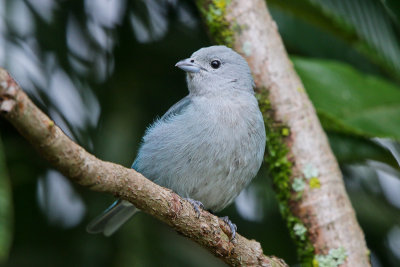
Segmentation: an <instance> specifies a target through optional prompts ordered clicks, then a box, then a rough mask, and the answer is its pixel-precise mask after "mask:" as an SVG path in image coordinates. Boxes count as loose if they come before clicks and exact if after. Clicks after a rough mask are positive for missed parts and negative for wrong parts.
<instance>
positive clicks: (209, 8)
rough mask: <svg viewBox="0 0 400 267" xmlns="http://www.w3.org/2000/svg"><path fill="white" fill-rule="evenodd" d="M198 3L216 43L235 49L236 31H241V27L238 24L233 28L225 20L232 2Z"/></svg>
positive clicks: (222, 0) (210, 0) (199, 0)
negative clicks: (227, 9)
mask: <svg viewBox="0 0 400 267" xmlns="http://www.w3.org/2000/svg"><path fill="white" fill-rule="evenodd" d="M196 2H197V6H198V7H199V9H200V12H201V14H202V16H203V19H204V21H205V23H206V24H207V27H208V31H209V33H210V35H211V37H212V38H213V39H214V41H215V42H216V43H218V44H223V45H226V46H228V47H233V41H234V38H233V37H234V31H236V30H240V27H238V25H236V24H234V27H231V23H229V22H228V21H227V20H226V19H225V14H226V8H227V7H228V5H229V4H230V0H198V1H196Z"/></svg>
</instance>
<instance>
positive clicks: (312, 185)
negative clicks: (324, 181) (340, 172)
mask: <svg viewBox="0 0 400 267" xmlns="http://www.w3.org/2000/svg"><path fill="white" fill-rule="evenodd" d="M320 187H321V182H320V181H319V179H318V178H317V177H312V178H311V179H310V188H311V189H317V188H320Z"/></svg>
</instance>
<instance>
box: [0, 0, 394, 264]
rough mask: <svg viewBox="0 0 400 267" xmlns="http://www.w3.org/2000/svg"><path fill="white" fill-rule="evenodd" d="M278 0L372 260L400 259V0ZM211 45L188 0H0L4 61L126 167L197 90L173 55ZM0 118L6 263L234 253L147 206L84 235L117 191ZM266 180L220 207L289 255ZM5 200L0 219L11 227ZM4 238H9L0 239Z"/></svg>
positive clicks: (285, 33)
mask: <svg viewBox="0 0 400 267" xmlns="http://www.w3.org/2000/svg"><path fill="white" fill-rule="evenodd" d="M268 5H269V8H270V11H271V13H272V16H273V18H274V19H275V20H276V21H277V24H278V27H279V31H280V33H281V35H282V38H283V40H284V43H285V45H286V47H287V49H288V51H289V53H290V54H291V56H292V58H293V61H294V64H295V67H296V70H297V71H298V73H299V75H300V76H301V78H302V80H303V82H304V84H305V86H306V89H307V93H308V94H309V95H310V98H311V100H312V101H313V103H314V105H315V107H316V109H317V111H318V115H319V116H320V118H321V121H322V123H323V126H324V128H325V130H326V131H327V133H328V137H329V141H330V143H331V146H332V149H333V151H334V153H335V155H336V156H337V158H338V160H339V163H340V165H341V168H342V170H343V173H344V176H345V183H346V188H347V190H348V192H349V195H350V198H351V200H352V203H353V206H354V207H355V209H356V212H357V217H358V219H359V221H360V224H361V226H362V228H363V230H364V232H365V235H366V239H367V243H368V246H369V248H370V249H371V255H372V263H373V265H374V266H400V252H399V251H400V236H399V234H398V233H399V227H400V217H399V216H400V211H399V209H400V197H399V196H400V179H399V161H400V145H399V143H398V142H397V141H395V140H394V139H396V140H399V139H398V137H399V132H400V131H399V130H400V129H399V128H400V126H399V120H398V119H397V118H398V117H399V116H398V115H399V112H400V110H399V109H400V108H399V107H400V104H399V103H400V101H399V98H400V97H399V92H400V88H399V86H398V85H397V84H399V81H400V79H399V76H400V75H399V64H400V63H399V62H400V60H399V57H400V54H399V51H398V49H399V45H398V43H399V42H398V41H399V39H398V38H399V35H398V32H399V29H400V28H399V14H400V6H399V4H398V1H397V0H385V1H384V0H365V1H361V0H347V1H346V0H341V1H333V0H325V1H320V0H296V1H294V0H285V1H275V0H271V1H268ZM207 45H210V43H209V40H208V38H207V36H206V34H205V30H204V28H203V26H202V25H201V21H200V19H199V14H198V11H197V10H196V8H195V6H194V4H193V3H192V1H183V0H181V1H178V0H170V1H155V0H147V1H141V0H135V1H122V0H85V1H56V0H42V1H35V0H0V65H2V66H5V67H6V68H7V69H9V70H10V72H11V73H12V74H13V75H14V77H15V78H16V79H17V81H18V82H19V83H20V84H21V86H22V87H23V88H24V89H25V90H26V91H27V92H28V93H29V95H30V96H31V97H32V98H33V99H34V101H35V102H36V103H37V104H38V105H39V106H40V107H41V108H42V109H43V110H44V111H45V112H47V113H48V114H49V115H50V116H51V117H52V118H53V119H54V120H55V121H56V123H57V124H58V125H59V126H60V127H61V128H62V129H63V131H64V132H65V133H66V134H68V135H69V136H70V137H71V138H73V139H74V140H75V141H77V142H78V143H79V144H81V145H82V146H84V147H85V148H86V149H87V150H89V151H90V152H91V153H93V154H95V155H96V156H98V157H100V158H102V159H104V160H109V161H113V162H116V163H120V164H122V165H124V166H130V165H131V163H132V162H133V160H134V157H135V151H136V149H137V148H138V145H139V143H140V138H141V136H142V135H143V132H144V131H145V129H146V126H147V125H148V124H149V123H151V122H152V121H154V118H156V117H157V116H161V115H162V114H163V113H164V112H165V111H166V110H167V109H168V107H170V106H171V105H172V104H174V103H175V102H177V101H178V100H179V99H181V98H182V97H184V96H185V95H186V94H187V89H186V85H185V79H184V74H183V73H182V72H181V71H179V70H177V69H175V68H174V67H173V66H174V64H175V63H176V62H177V61H178V60H180V59H182V58H186V57H188V56H189V55H190V54H191V53H192V52H194V51H195V50H197V49H199V48H200V47H203V46H207ZM0 128H1V132H2V138H3V144H4V153H5V160H6V165H7V170H8V176H9V177H10V181H11V184H12V192H13V194H12V195H13V199H12V200H13V203H12V205H11V203H9V204H10V205H9V206H8V207H12V208H13V209H14V214H15V219H14V226H13V227H12V228H14V229H15V231H14V238H13V239H14V240H13V244H12V247H11V252H10V256H9V258H8V261H6V262H5V263H4V264H3V265H4V266H160V265H162V266H223V265H224V264H223V263H222V262H220V261H219V260H218V259H216V258H214V257H213V256H212V255H210V254H209V253H207V252H206V251H204V250H203V249H202V248H200V247H199V246H197V245H196V244H194V243H193V242H191V241H190V240H187V239H186V238H183V237H181V236H179V235H177V234H176V233H174V232H173V231H172V230H171V229H170V228H169V227H167V226H165V225H163V224H162V223H160V222H158V221H156V220H154V219H153V218H151V217H150V216H148V215H146V214H139V215H137V216H136V217H135V219H134V220H132V221H130V222H128V223H127V224H126V226H124V227H123V228H122V229H121V230H120V231H119V232H117V233H116V234H115V235H114V236H112V237H111V238H104V237H103V236H100V235H89V234H87V233H86V232H85V225H86V223H87V221H89V220H90V219H91V218H93V217H94V216H96V215H97V214H98V213H99V212H101V211H102V210H103V209H104V208H105V207H106V206H107V205H108V204H110V203H111V202H112V201H113V198H112V197H111V196H107V195H104V194H98V193H94V192H91V191H89V190H87V189H85V188H81V187H77V186H75V185H73V184H71V183H69V182H68V181H67V180H66V179H65V178H63V177H62V176H60V175H57V174H55V172H54V171H52V170H51V169H50V168H49V166H48V165H47V163H46V162H45V161H44V160H42V159H41V158H40V157H38V156H37V154H36V152H35V151H34V150H33V149H32V148H31V147H30V146H29V145H28V144H27V143H26V142H25V141H24V140H23V138H22V137H20V136H19V135H18V133H17V132H16V131H15V130H14V129H13V128H12V127H11V126H10V125H9V124H8V123H7V122H6V121H4V120H0ZM377 136H379V137H385V138H376V137H377ZM372 137H373V138H372ZM390 138H393V139H390ZM0 151H1V149H0ZM0 164H1V163H0ZM0 166H3V165H0ZM4 170H5V168H4V167H1V168H0V171H4ZM3 178H4V176H3V175H1V174H0V182H3V181H6V180H4V179H3ZM270 184H271V182H270V179H268V177H266V174H265V169H264V168H262V169H261V171H260V173H259V175H258V176H257V178H256V179H255V180H254V182H253V183H252V184H251V185H250V187H248V188H247V189H246V190H244V192H243V193H242V194H241V195H240V196H239V197H238V199H237V200H236V202H235V204H234V205H231V206H230V207H229V208H227V209H225V210H224V211H222V213H221V215H228V216H230V218H231V219H232V221H233V222H235V223H236V224H237V225H238V228H239V232H240V233H241V234H243V235H244V236H246V237H248V238H254V239H257V240H258V241H260V242H261V244H262V246H263V249H264V251H265V253H267V254H274V255H276V256H278V257H281V258H284V259H285V260H286V262H288V263H289V264H290V265H291V266H293V265H295V264H296V262H297V260H296V255H295V250H296V249H295V247H294V245H293V244H292V243H291V240H290V238H289V235H288V231H287V229H286V227H285V224H284V223H283V222H282V219H281V217H280V214H279V210H278V204H277V202H276V200H275V195H274V193H273V190H272V189H271V186H270ZM6 188H7V187H6V186H0V190H4V189H6ZM4 196H6V194H3V193H0V197H1V199H3V197H4ZM10 197H11V196H10ZM7 199H9V198H8V197H7ZM3 204H4V203H3V202H2V201H0V229H5V227H7V229H9V230H8V231H7V233H8V234H9V235H10V234H11V233H12V228H10V226H9V224H8V223H10V222H11V220H10V218H11V217H9V216H8V217H7V218H8V219H7V220H6V221H3V218H4V217H3V212H4V211H6V209H3V206H2V205H3ZM85 211H86V213H87V214H85ZM8 212H10V210H8ZM1 231H2V230H0V234H1ZM7 242H8V241H7V240H6V239H3V238H0V251H1V249H2V248H5V246H4V245H3V244H6V243H7ZM8 244H9V242H8ZM6 246H7V245H6ZM4 251H5V250H4ZM5 255H6V254H5Z"/></svg>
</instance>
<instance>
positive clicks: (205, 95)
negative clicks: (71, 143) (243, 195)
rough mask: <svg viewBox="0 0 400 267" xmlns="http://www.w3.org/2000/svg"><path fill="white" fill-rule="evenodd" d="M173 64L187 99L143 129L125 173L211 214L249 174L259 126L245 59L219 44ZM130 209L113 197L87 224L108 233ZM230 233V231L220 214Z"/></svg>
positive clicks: (257, 160) (261, 144)
mask: <svg viewBox="0 0 400 267" xmlns="http://www.w3.org/2000/svg"><path fill="white" fill-rule="evenodd" d="M175 66H176V67H178V68H180V69H182V70H184V71H185V72H186V80H187V85H188V89H189V95H188V96H186V97H185V98H183V99H182V100H180V101H179V102H178V103H176V104H175V105H173V106H172V107H171V108H170V109H169V110H168V111H167V112H166V113H165V114H164V115H163V116H162V117H161V118H160V119H158V120H157V121H155V122H154V123H153V124H152V125H151V126H150V127H149V128H148V129H147V131H146V133H145V135H144V137H143V140H142V144H141V146H140V149H139V152H138V154H137V157H136V159H135V161H134V163H133V165H132V168H133V169H135V170H136V171H138V172H140V173H142V174H143V175H144V176H145V177H147V178H148V179H150V180H152V181H154V182H155V183H157V184H159V185H161V186H164V187H167V188H170V189H172V190H173V191H174V192H176V193H177V194H179V195H180V196H181V197H184V198H186V199H187V200H188V201H189V202H190V203H192V205H193V206H194V208H195V210H196V212H197V214H200V212H199V208H204V209H207V210H210V211H213V212H217V211H220V210H222V209H223V208H225V207H226V206H227V205H229V204H230V203H231V202H232V201H233V200H234V199H235V198H236V196H237V195H238V194H239V193H240V191H241V190H242V189H243V188H244V187H245V186H246V185H247V184H249V182H250V181H251V180H252V178H253V177H254V176H255V175H256V174H257V172H258V170H259V168H260V166H261V162H262V159H263V155H264V148H265V138H266V137H265V128H264V121H263V117H262V114H261V112H260V109H259V107H258V103H257V100H256V98H255V96H254V90H253V86H254V82H253V79H252V76H251V73H250V68H249V66H248V64H247V62H246V61H245V59H244V58H243V57H242V56H240V55H239V54H238V53H236V52H235V51H233V50H232V49H230V48H227V47H225V46H211V47H206V48H202V49H200V50H198V51H196V52H195V53H193V54H192V56H191V57H190V58H188V59H184V60H182V61H179V62H178V63H176V65H175ZM137 211H138V209H137V208H136V207H135V206H133V205H132V204H131V203H129V202H127V201H124V200H118V201H116V202H115V203H114V204H113V205H111V206H110V207H109V208H108V209H107V210H106V211H105V212H104V213H103V214H102V215H100V216H99V217H97V218H96V219H94V220H93V221H92V222H91V223H90V224H89V225H88V227H87V230H88V232H90V233H100V232H103V233H104V235H106V236H109V235H111V234H113V233H114V232H115V231H116V230H117V229H118V228H119V227H120V226H121V225H122V224H124V223H125V222H126V221H127V220H128V219H129V218H130V217H132V216H133V215H134V214H135V213H136V212H137ZM224 220H225V221H226V222H227V223H228V224H229V226H230V227H231V231H232V238H233V237H234V236H235V233H236V226H235V225H234V224H232V223H231V222H230V220H229V219H228V218H227V217H225V218H224Z"/></svg>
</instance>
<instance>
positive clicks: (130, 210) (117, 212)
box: [86, 200, 139, 236]
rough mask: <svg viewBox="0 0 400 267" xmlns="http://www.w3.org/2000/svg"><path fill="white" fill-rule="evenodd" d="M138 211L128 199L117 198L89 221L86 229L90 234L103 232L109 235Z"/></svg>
mask: <svg viewBox="0 0 400 267" xmlns="http://www.w3.org/2000/svg"><path fill="white" fill-rule="evenodd" d="M138 211H139V209H137V208H136V207H135V206H133V205H132V204H131V203H129V202H128V201H125V200H117V201H115V202H114V203H113V204H112V205H111V206H110V207H109V208H108V209H106V210H105V211H104V212H103V213H102V214H100V215H99V216H98V217H97V218H95V219H94V220H93V221H91V222H90V223H89V224H88V226H87V227H86V231H88V232H89V233H91V234H97V233H103V234H104V235H105V236H110V235H112V234H113V233H114V232H115V231H117V230H118V229H119V228H120V227H121V226H122V225H123V224H124V223H125V222H126V221H128V220H129V218H131V217H132V216H133V215H134V214H135V213H137V212H138Z"/></svg>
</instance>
